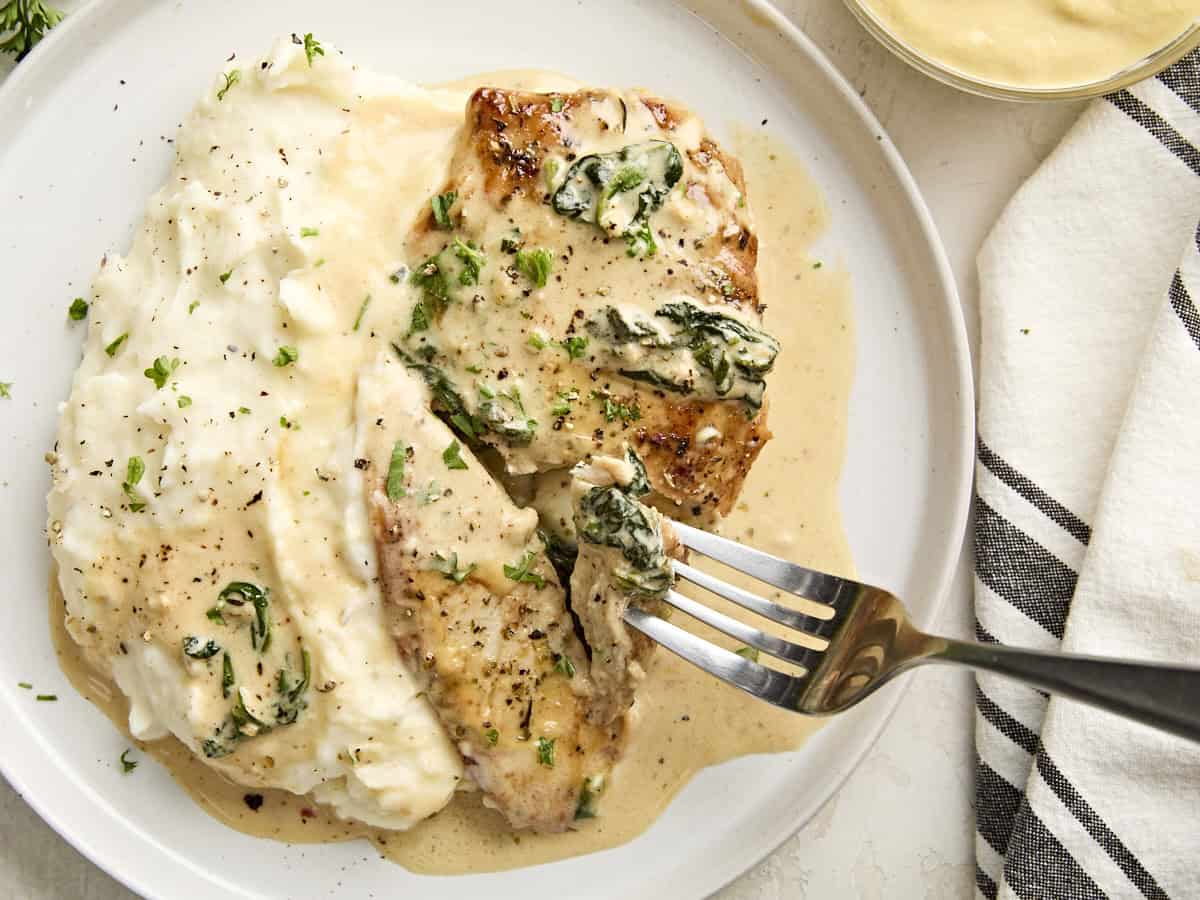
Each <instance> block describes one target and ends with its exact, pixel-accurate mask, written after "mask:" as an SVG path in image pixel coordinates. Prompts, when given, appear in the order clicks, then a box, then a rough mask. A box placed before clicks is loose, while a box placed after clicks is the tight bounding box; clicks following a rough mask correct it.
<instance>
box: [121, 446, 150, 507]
mask: <svg viewBox="0 0 1200 900" xmlns="http://www.w3.org/2000/svg"><path fill="white" fill-rule="evenodd" d="M145 474H146V464H145V463H144V462H142V458H141V457H140V456H131V457H129V462H128V463H126V465H125V483H124V484H122V485H121V490H123V491H124V492H125V496H126V497H128V498H129V511H130V512H141V511H142V510H143V509H145V508H146V504H145V503H143V502H142V501H141V500H139V499H138V495H137V491H135V490H134V488H135V486H136V485H137V483H138V482H139V481H141V480H142V476H143V475H145Z"/></svg>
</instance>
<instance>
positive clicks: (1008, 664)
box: [922, 638, 1200, 741]
mask: <svg viewBox="0 0 1200 900" xmlns="http://www.w3.org/2000/svg"><path fill="white" fill-rule="evenodd" d="M930 644H931V646H930V647H929V649H928V651H927V652H926V653H925V654H923V656H924V658H923V659H922V662H947V663H960V664H962V665H967V666H971V667H972V668H974V669H983V670H985V671H988V672H995V673H996V674H997V675H1005V676H1008V677H1009V678H1015V679H1017V680H1019V681H1024V682H1026V683H1028V684H1032V685H1034V686H1035V687H1039V688H1042V689H1043V690H1046V691H1049V692H1050V693H1052V694H1059V695H1061V696H1063V697H1070V698H1071V699H1072V700H1079V701H1081V702H1083V703H1088V704H1090V705H1092V706H1096V707H1099V708H1100V709H1105V710H1108V711H1109V712H1114V713H1116V714H1117V715H1120V716H1125V717H1126V718H1129V719H1133V720H1135V721H1137V722H1142V723H1143V724H1146V725H1152V726H1154V727H1155V728H1161V729H1163V730H1164V731H1169V732H1171V733H1172V734H1177V735H1179V736H1181V737H1185V738H1188V739H1189V740H1193V741H1200V668H1188V667H1184V666H1169V665H1161V664H1159V663H1150V662H1132V661H1128V660H1119V659H1106V658H1104V657H1100V656H1076V655H1072V654H1067V653H1040V652H1037V651H1034V650H1022V649H1019V648H1016V647H1004V646H999V645H996V644H976V643H972V642H970V641H952V640H948V639H945V638H930Z"/></svg>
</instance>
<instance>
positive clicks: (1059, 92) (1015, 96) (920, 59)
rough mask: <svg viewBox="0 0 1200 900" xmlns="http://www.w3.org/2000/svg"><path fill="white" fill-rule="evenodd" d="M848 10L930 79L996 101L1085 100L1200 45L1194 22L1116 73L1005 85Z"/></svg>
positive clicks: (855, 8)
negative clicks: (1039, 84) (1092, 78)
mask: <svg viewBox="0 0 1200 900" xmlns="http://www.w3.org/2000/svg"><path fill="white" fill-rule="evenodd" d="M845 2H846V6H847V7H849V9H850V12H852V13H854V16H855V18H857V19H858V21H859V22H861V23H862V25H863V27H864V28H866V29H867V31H869V32H870V33H871V34H872V35H873V36H874V37H875V39H876V40H878V41H879V42H880V43H881V44H883V45H884V46H885V47H887V48H888V49H889V50H891V51H892V53H894V54H895V55H896V56H898V57H900V59H902V60H904V61H905V62H906V63H908V64H909V65H910V66H912V67H913V68H914V69H917V70H919V71H921V72H924V73H925V74H926V75H928V76H930V77H931V78H936V79H937V80H938V81H940V82H942V83H943V84H948V85H950V86H951V87H956V88H958V89H959V90H962V91H967V92H968V93H971V94H978V95H979V96H982V97H992V98H995V99H998V100H1023V101H1028V102H1033V101H1046V100H1084V99H1087V98H1088V97H1098V96H1100V95H1101V94H1108V93H1111V92H1112V91H1116V90H1120V89H1121V88H1123V87H1128V86H1129V85H1131V84H1133V83H1134V82H1137V81H1141V80H1142V79H1143V78H1150V77H1152V76H1154V75H1157V74H1158V73H1159V72H1161V71H1162V70H1163V69H1165V68H1166V67H1167V66H1169V65H1171V63H1173V62H1176V61H1177V60H1179V59H1180V58H1181V57H1183V56H1184V55H1185V54H1186V53H1187V52H1188V51H1189V50H1192V49H1193V48H1194V47H1196V46H1197V45H1200V22H1197V23H1195V24H1193V25H1192V26H1191V27H1189V28H1188V29H1187V30H1186V31H1184V32H1183V33H1182V34H1180V35H1179V36H1178V37H1176V38H1175V39H1174V40H1172V41H1170V42H1169V43H1167V44H1166V45H1165V46H1163V47H1160V48H1159V49H1158V50H1156V51H1155V52H1154V53H1151V54H1150V55H1149V56H1146V57H1144V58H1142V59H1140V60H1138V61H1137V62H1135V63H1133V64H1132V65H1129V66H1126V67H1125V68H1123V69H1121V70H1120V71H1118V72H1115V73H1114V74H1112V75H1110V76H1108V77H1107V78H1103V79H1100V80H1099V81H1089V82H1086V83H1083V84H1066V85H1060V86H1057V87H1026V86H1024V85H1012V84H1004V83H1003V82H998V81H989V80H987V79H984V78H978V77H976V76H974V75H970V74H968V73H966V72H962V71H960V70H958V69H955V68H953V67H951V66H949V65H946V64H945V63H942V62H939V61H938V60H936V59H933V58H932V57H929V56H926V55H925V54H924V53H922V52H921V51H920V50H918V49H916V48H915V47H913V46H911V45H910V44H907V43H905V42H904V41H902V40H901V39H900V38H898V37H897V36H896V35H895V34H893V33H892V32H891V31H890V30H889V29H888V27H887V26H886V25H885V24H884V23H883V22H882V21H881V20H880V19H879V17H878V16H877V15H876V14H875V13H874V12H873V11H872V10H870V9H868V8H867V6H866V5H864V3H863V2H861V0H845Z"/></svg>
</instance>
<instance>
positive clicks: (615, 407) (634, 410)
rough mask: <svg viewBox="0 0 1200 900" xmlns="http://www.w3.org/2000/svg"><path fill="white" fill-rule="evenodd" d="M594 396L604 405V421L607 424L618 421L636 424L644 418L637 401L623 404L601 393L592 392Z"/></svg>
mask: <svg viewBox="0 0 1200 900" xmlns="http://www.w3.org/2000/svg"><path fill="white" fill-rule="evenodd" d="M592 396H593V397H595V398H596V399H597V400H599V401H600V402H601V403H602V404H603V405H604V421H606V422H615V421H616V420H617V419H620V420H621V421H622V422H627V423H628V422H636V421H637V420H638V419H640V418H641V417H642V411H641V409H640V408H639V407H638V404H637V401H636V400H635V401H634V402H633V403H631V404H629V403H621V402H619V401H617V400H614V399H613V398H612V397H611V396H610V395H608V394H605V393H602V392H601V391H592Z"/></svg>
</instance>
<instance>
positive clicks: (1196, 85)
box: [1158, 51, 1200, 112]
mask: <svg viewBox="0 0 1200 900" xmlns="http://www.w3.org/2000/svg"><path fill="white" fill-rule="evenodd" d="M1158 80H1159V81H1161V82H1162V83H1163V84H1165V85H1166V86H1167V87H1169V88H1170V89H1171V90H1172V91H1174V92H1175V93H1176V94H1178V95H1179V99H1180V100H1182V101H1183V102H1184V103H1186V104H1187V105H1188V106H1190V107H1191V108H1192V109H1194V110H1195V111H1196V112H1200V55H1198V54H1197V53H1196V52H1195V51H1193V52H1191V53H1189V54H1188V55H1187V56H1185V57H1184V58H1183V59H1181V60H1179V62H1177V63H1174V64H1173V65H1171V66H1170V67H1169V68H1167V69H1164V70H1163V71H1162V72H1160V73H1159V75H1158Z"/></svg>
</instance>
